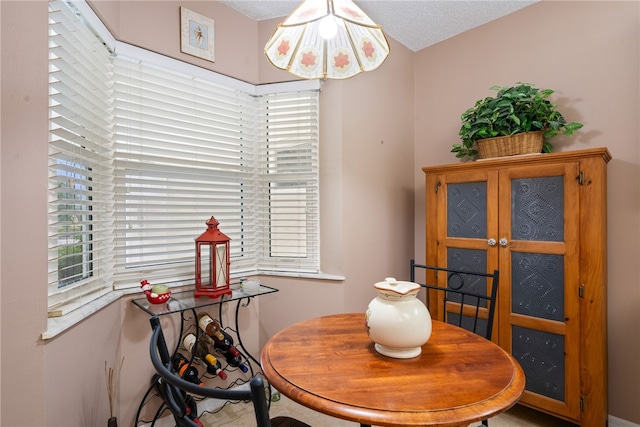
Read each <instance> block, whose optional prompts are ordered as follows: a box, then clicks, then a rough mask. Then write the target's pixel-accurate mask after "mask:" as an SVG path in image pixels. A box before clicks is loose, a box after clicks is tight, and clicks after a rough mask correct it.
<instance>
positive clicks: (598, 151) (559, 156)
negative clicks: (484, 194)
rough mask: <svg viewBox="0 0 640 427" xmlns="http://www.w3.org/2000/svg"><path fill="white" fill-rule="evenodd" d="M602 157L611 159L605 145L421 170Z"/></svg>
mask: <svg viewBox="0 0 640 427" xmlns="http://www.w3.org/2000/svg"><path fill="white" fill-rule="evenodd" d="M592 157H602V160H603V161H604V162H605V163H609V161H610V160H611V153H609V150H608V149H607V148H606V147H599V148H589V149H586V150H574V151H560V152H556V153H540V154H523V155H518V156H506V157H496V158H492V159H481V160H476V161H474V162H460V163H452V164H448V165H436V166H425V167H423V168H422V170H423V171H424V172H425V173H434V172H440V171H444V170H447V171H453V170H456V169H469V168H478V169H480V168H482V169H484V168H492V167H495V166H505V165H509V166H519V165H531V164H535V163H537V162H545V163H551V162H567V161H571V160H576V161H577V160H581V159H585V158H592Z"/></svg>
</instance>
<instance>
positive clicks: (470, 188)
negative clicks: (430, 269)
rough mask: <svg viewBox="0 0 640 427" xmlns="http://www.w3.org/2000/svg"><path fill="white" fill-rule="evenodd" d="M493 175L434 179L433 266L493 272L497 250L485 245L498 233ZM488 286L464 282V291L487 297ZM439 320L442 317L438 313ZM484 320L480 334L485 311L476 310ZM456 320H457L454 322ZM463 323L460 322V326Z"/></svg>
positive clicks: (477, 281) (495, 334) (442, 283)
mask: <svg viewBox="0 0 640 427" xmlns="http://www.w3.org/2000/svg"><path fill="white" fill-rule="evenodd" d="M497 184H498V174H497V171H489V172H486V171H481V172H472V173H468V172H461V173H456V174H448V175H443V176H438V194H437V196H438V208H437V221H438V224H440V225H441V226H439V227H438V230H439V231H438V236H437V238H438V254H437V265H440V266H446V267H449V268H453V269H456V270H461V271H482V272H488V271H493V270H494V269H496V268H497V265H498V261H497V248H496V246H491V245H489V243H488V239H490V238H494V239H495V238H496V236H497V231H498V222H497V219H498V218H497V215H496V213H497V210H496V207H497V204H496V197H497V195H498V188H497ZM438 280H439V281H438V285H439V286H447V283H446V278H445V277H439V278H438ZM489 287H490V283H489V282H488V281H487V280H486V279H483V280H480V279H478V278H474V280H469V281H466V280H465V284H464V288H465V289H468V290H471V291H473V292H476V293H479V294H483V295H488V292H489V290H490V289H489ZM451 310H452V313H451V314H447V315H448V316H449V317H448V319H452V317H454V318H455V316H457V314H454V312H455V310H456V307H455V306H452V307H451ZM438 315H439V316H440V317H439V319H440V320H443V315H442V314H441V313H438ZM480 317H481V318H482V319H484V321H483V322H481V323H480V325H481V333H484V330H485V329H484V328H486V326H487V325H486V318H487V312H486V309H481V310H480ZM456 320H457V319H456ZM464 325H465V319H463V326H464ZM493 328H494V329H493V331H494V332H493V340H494V341H495V342H497V341H498V332H497V320H495V321H494V325H493Z"/></svg>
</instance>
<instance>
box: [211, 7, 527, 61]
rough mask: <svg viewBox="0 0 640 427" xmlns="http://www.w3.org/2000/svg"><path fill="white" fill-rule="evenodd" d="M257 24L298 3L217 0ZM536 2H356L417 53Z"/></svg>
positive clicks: (286, 11)
mask: <svg viewBox="0 0 640 427" xmlns="http://www.w3.org/2000/svg"><path fill="white" fill-rule="evenodd" d="M218 1H220V2H221V3H224V4H226V5H227V6H229V7H231V8H233V9H235V10H237V11H238V12H240V13H242V14H244V15H246V16H248V17H250V18H253V19H255V20H256V21H261V20H264V19H271V18H277V17H285V16H287V15H289V13H290V12H291V11H292V10H293V9H294V8H295V7H296V6H297V5H298V4H299V3H300V0H293V1H292V0H218ZM537 1H539V0H445V1H442V0H413V1H412V0H356V4H357V5H358V6H359V7H360V8H361V9H362V10H363V11H364V12H365V13H367V14H368V15H369V16H370V17H371V18H372V19H373V20H374V21H376V22H377V23H379V24H380V25H381V26H382V29H383V30H384V32H385V33H386V34H387V36H389V37H391V38H393V39H394V40H396V41H398V42H399V43H401V44H402V45H404V46H406V47H407V48H409V49H411V50H412V51H414V52H415V51H418V50H420V49H424V48H425V47H428V46H431V45H433V44H436V43H438V42H440V41H442V40H446V39H448V38H450V37H453V36H455V35H457V34H460V33H463V32H465V31H467V30H469V29H471V28H474V27H478V26H480V25H482V24H485V23H487V22H490V21H493V20H494V19H497V18H500V17H502V16H505V15H508V14H509V13H511V12H515V11H516V10H518V9H522V8H523V7H526V6H529V5H531V4H533V3H536V2H537Z"/></svg>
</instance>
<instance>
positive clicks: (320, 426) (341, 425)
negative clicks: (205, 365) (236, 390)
mask: <svg viewBox="0 0 640 427" xmlns="http://www.w3.org/2000/svg"><path fill="white" fill-rule="evenodd" d="M270 413H271V417H275V416H278V415H287V416H290V417H294V418H296V419H298V420H300V421H304V422H305V423H307V424H309V425H311V426H312V427H358V424H357V423H354V422H350V421H345V420H341V419H338V418H333V417H330V416H327V415H324V414H321V413H319V412H315V411H313V410H311V409H308V408H305V407H304V406H301V405H299V404H297V403H296V402H293V401H292V400H290V399H288V398H287V397H285V396H282V397H281V399H280V400H279V401H277V402H272V403H271V410H270ZM200 420H201V421H202V423H203V424H204V425H205V426H206V427H223V426H225V427H226V426H228V427H231V426H233V427H245V426H246V427H250V426H255V424H256V423H255V418H254V414H253V407H252V406H251V404H245V403H238V404H228V405H226V406H225V407H224V408H223V409H222V410H221V411H220V412H217V413H215V414H205V415H203V416H201V417H200ZM479 425H480V423H474V424H472V425H471V426H470V427H475V426H479ZM489 427H575V425H574V424H571V423H568V422H566V421H562V420H559V419H557V418H554V417H551V416H549V415H546V414H543V413H540V412H537V411H534V410H532V409H529V408H526V407H524V406H519V405H516V406H515V407H513V408H511V409H510V410H509V411H507V412H506V413H504V414H501V415H498V416H497V417H494V418H491V419H490V421H489Z"/></svg>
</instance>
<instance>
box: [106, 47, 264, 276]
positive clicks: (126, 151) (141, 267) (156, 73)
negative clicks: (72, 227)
mask: <svg viewBox="0 0 640 427" xmlns="http://www.w3.org/2000/svg"><path fill="white" fill-rule="evenodd" d="M116 81H117V83H116V123H117V125H116V129H115V167H116V170H115V174H116V191H115V192H116V204H115V211H116V214H115V239H116V246H117V252H116V271H117V281H116V287H127V286H130V285H131V283H132V282H133V283H137V282H139V280H140V278H142V277H144V278H146V279H147V280H149V281H155V282H159V281H162V282H174V281H185V280H187V281H191V283H192V282H193V277H194V271H195V270H194V254H195V243H194V239H195V238H196V237H198V236H199V235H200V234H202V233H203V232H204V231H205V229H206V225H205V222H206V221H207V220H208V219H209V218H210V217H211V216H215V218H216V219H217V220H218V221H219V222H220V226H219V228H220V229H221V230H222V232H224V233H225V234H226V235H228V236H229V237H230V238H231V258H232V265H233V268H232V270H233V271H234V272H239V271H243V270H245V271H246V270H249V269H255V245H253V244H250V242H252V241H254V240H255V234H256V221H255V213H254V209H253V207H252V205H253V204H254V203H255V197H256V174H255V141H256V137H257V135H256V125H257V120H256V112H257V109H256V102H255V99H254V97H253V96H251V95H249V94H248V93H246V92H242V91H239V90H234V89H231V88H227V87H224V86H222V85H219V84H216V83H213V82H210V81H207V80H206V79H202V78H197V77H193V76H191V75H188V74H186V73H183V72H177V71H173V70H169V69H167V68H165V67H162V66H159V65H156V64H152V63H150V62H147V61H144V62H143V61H139V60H134V59H127V58H123V57H118V59H117V60H116Z"/></svg>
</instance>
